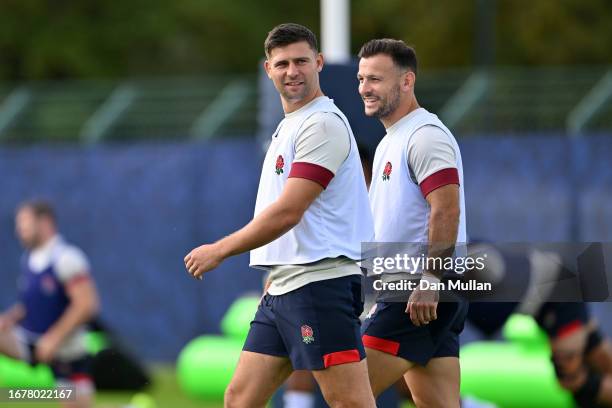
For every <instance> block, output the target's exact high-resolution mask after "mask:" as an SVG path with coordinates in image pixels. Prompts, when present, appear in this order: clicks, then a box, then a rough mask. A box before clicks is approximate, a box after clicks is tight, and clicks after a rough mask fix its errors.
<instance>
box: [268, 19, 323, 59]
mask: <svg viewBox="0 0 612 408" xmlns="http://www.w3.org/2000/svg"><path fill="white" fill-rule="evenodd" d="M301 41H306V42H307V43H308V45H309V46H310V48H312V50H313V51H314V52H318V51H319V46H318V45H317V37H316V36H315V35H314V33H313V32H312V31H310V30H309V29H308V28H306V27H304V26H303V25H300V24H295V23H286V24H281V25H277V26H276V27H274V28H273V29H272V31H270V32H269V33H268V36H267V37H266V41H265V42H264V49H265V51H266V57H270V52H271V51H272V50H273V49H274V48H277V47H285V46H287V45H290V44H294V43H297V42H301Z"/></svg>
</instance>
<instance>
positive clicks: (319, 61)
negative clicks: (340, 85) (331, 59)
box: [317, 53, 325, 72]
mask: <svg viewBox="0 0 612 408" xmlns="http://www.w3.org/2000/svg"><path fill="white" fill-rule="evenodd" d="M324 64H325V60H324V59H323V54H321V53H318V54H317V72H321V71H322V70H323V65H324Z"/></svg>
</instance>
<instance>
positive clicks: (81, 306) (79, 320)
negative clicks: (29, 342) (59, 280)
mask: <svg viewBox="0 0 612 408" xmlns="http://www.w3.org/2000/svg"><path fill="white" fill-rule="evenodd" d="M66 293H67V295H68V299H69V301H70V303H69V305H68V307H67V308H66V310H65V311H64V313H63V314H62V316H61V317H60V318H59V319H58V320H57V321H56V322H55V324H53V326H51V327H50V328H49V330H47V332H46V333H45V334H44V335H43V336H42V337H41V338H40V339H39V341H38V343H37V344H36V357H37V359H38V360H39V361H41V362H48V361H50V360H51V359H52V358H53V356H54V355H55V353H56V351H57V350H58V348H59V347H60V345H61V343H62V342H63V341H64V339H65V338H66V337H67V336H68V335H69V334H70V333H72V331H73V330H74V329H76V328H77V327H79V326H80V325H82V324H84V323H86V322H88V321H89V320H91V318H92V317H94V316H95V315H96V314H97V313H98V310H99V300H98V293H97V291H96V287H95V285H94V283H93V281H92V280H91V279H90V278H89V276H88V275H79V276H76V277H75V278H73V279H72V281H69V282H68V283H67V285H66Z"/></svg>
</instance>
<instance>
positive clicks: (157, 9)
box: [0, 0, 612, 80]
mask: <svg viewBox="0 0 612 408" xmlns="http://www.w3.org/2000/svg"><path fill="white" fill-rule="evenodd" d="M319 1H320V0H307V1H302V2H288V1H284V0H255V1H254V0H229V1H219V0H175V1H166V0H121V1H104V0H90V1H77V0H56V1H52V2H49V1H44V0H2V2H0V79H4V80H19V79H41V78H46V79H57V78H92V77H94V78H100V77H111V78H116V77H125V76H143V75H144V76H157V75H201V74H204V73H247V72H249V73H253V72H254V71H255V70H256V69H257V64H258V62H259V61H260V60H261V58H262V56H263V51H262V44H263V41H264V38H265V36H266V34H267V32H268V31H269V30H270V29H271V28H272V27H273V26H274V25H276V24H279V23H282V22H289V21H293V22H298V23H302V24H305V25H307V26H309V27H311V28H312V29H313V30H314V31H315V32H316V33H319V12H320V11H319ZM493 1H494V2H495V4H494V6H493V7H494V9H495V12H496V18H495V22H494V25H493V27H494V32H495V39H494V42H495V43H496V51H495V58H496V62H497V63H498V64H506V65H507V64H511V65H515V64H530V65H545V64H577V63H578V64H581V63H597V64H605V63H609V62H610V61H612V47H610V46H609V44H610V43H611V42H612V8H610V7H608V2H607V0H555V1H551V0H534V1H531V2H525V1H519V0H459V1H457V0H436V1H428V0H410V1H406V0H352V1H351V8H352V10H351V25H352V26H351V33H352V51H353V52H354V53H356V52H357V51H358V50H359V47H360V46H361V44H363V42H365V41H366V40H368V39H370V38H374V37H398V38H401V39H404V40H405V41H407V42H408V43H410V44H413V45H414V46H415V47H416V49H417V51H418V54H419V58H420V61H421V64H422V65H423V66H426V67H436V68H439V67H449V66H466V65H471V64H473V62H474V61H475V60H476V57H477V53H478V52H480V50H478V49H477V47H476V46H475V45H474V44H475V43H476V38H475V37H476V33H477V31H478V30H477V29H476V27H477V26H478V24H477V22H476V20H477V17H478V14H479V10H478V9H477V7H478V6H479V5H480V6H482V4H484V3H485V2H493Z"/></svg>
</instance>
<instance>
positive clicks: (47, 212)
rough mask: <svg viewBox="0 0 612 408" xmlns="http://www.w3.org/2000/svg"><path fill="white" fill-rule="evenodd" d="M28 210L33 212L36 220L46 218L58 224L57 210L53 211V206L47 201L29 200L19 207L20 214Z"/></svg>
mask: <svg viewBox="0 0 612 408" xmlns="http://www.w3.org/2000/svg"><path fill="white" fill-rule="evenodd" d="M26 209H27V210H30V211H32V212H33V213H34V215H35V216H36V218H39V217H44V218H48V219H50V220H51V221H53V223H55V222H56V216H55V210H54V209H53V206H52V205H51V204H50V203H49V202H47V201H44V200H29V201H24V202H23V203H21V204H20V205H19V207H17V211H18V212H19V211H21V210H26Z"/></svg>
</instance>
